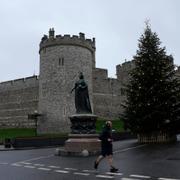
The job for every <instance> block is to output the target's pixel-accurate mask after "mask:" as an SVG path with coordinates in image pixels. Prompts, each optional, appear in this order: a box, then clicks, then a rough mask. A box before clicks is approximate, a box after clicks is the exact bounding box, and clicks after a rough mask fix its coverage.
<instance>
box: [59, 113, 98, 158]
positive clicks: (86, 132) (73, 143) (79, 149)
mask: <svg viewBox="0 0 180 180" xmlns="http://www.w3.org/2000/svg"><path fill="white" fill-rule="evenodd" d="M69 118H70V121H71V134H69V139H68V140H67V141H66V142H65V146H64V148H62V149H59V150H57V152H56V154H57V155H74V156H88V155H96V154H98V153H99V152H100V149H101V141H100V140H99V138H98V136H99V135H98V134H95V132H96V129H95V128H96V126H95V123H96V119H97V116H95V115H93V114H75V115H72V116H70V117H69Z"/></svg>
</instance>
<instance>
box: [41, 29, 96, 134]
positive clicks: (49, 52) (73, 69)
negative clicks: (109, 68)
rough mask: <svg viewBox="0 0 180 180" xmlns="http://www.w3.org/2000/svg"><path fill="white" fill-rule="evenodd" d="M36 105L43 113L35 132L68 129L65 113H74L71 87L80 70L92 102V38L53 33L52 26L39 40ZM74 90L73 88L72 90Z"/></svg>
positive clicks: (66, 130) (93, 54)
mask: <svg viewBox="0 0 180 180" xmlns="http://www.w3.org/2000/svg"><path fill="white" fill-rule="evenodd" d="M39 53H40V76H39V106H38V108H39V109H38V110H39V113H40V114H42V116H41V117H40V118H39V120H38V133H39V134H45V133H59V132H69V130H70V122H69V119H68V117H69V116H70V115H72V114H74V113H75V103H74V94H71V93H70V92H71V89H72V88H73V87H74V84H75V82H76V81H77V80H78V73H79V72H83V74H84V77H85V81H86V82H87V84H88V88H89V96H90V101H91V106H92V108H93V102H92V99H93V98H92V69H93V68H94V67H95V38H93V40H91V39H86V38H85V35H84V34H83V33H79V36H72V37H71V36H70V35H64V36H61V35H56V36H55V32H54V29H53V28H52V29H50V30H49V36H47V35H44V37H43V38H42V40H41V42H40V50H39ZM73 93H74V92H73Z"/></svg>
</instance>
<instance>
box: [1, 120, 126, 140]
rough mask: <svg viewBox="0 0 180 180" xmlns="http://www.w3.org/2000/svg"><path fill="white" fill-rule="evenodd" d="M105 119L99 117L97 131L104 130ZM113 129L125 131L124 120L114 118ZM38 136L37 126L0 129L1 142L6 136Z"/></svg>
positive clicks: (63, 134)
mask: <svg viewBox="0 0 180 180" xmlns="http://www.w3.org/2000/svg"><path fill="white" fill-rule="evenodd" d="M105 122H106V121H105V120H102V119H98V120H97V122H96V132H97V133H100V132H101V131H102V127H103V125H104V124H105ZM112 124H113V129H114V130H116V132H123V131H124V128H123V122H122V121H121V120H119V119H117V120H113V121H112ZM33 136H36V129H35V128H12V129H0V143H2V142H3V141H4V139H5V138H15V137H33ZM42 136H44V137H67V136H68V133H60V134H46V135H41V137H42Z"/></svg>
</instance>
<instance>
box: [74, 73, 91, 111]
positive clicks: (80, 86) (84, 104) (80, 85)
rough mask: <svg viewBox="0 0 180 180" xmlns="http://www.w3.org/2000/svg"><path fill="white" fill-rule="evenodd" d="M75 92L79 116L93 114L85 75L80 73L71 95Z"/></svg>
mask: <svg viewBox="0 0 180 180" xmlns="http://www.w3.org/2000/svg"><path fill="white" fill-rule="evenodd" d="M74 90H75V107H76V113H77V114H84V113H92V110H91V104H90V101H89V93H88V85H87V84H86V82H85V81H84V76H83V73H82V72H80V73H79V80H78V81H77V82H76V83H75V86H74V88H73V89H72V90H71V93H72V92H73V91H74Z"/></svg>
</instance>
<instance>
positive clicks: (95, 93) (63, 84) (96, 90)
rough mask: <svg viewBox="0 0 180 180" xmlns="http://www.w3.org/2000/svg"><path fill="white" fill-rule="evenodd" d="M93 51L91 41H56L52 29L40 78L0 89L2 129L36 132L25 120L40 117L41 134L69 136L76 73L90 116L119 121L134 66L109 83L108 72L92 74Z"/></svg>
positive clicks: (42, 51)
mask: <svg viewBox="0 0 180 180" xmlns="http://www.w3.org/2000/svg"><path fill="white" fill-rule="evenodd" d="M95 51H96V47H95V38H93V39H86V38H85V35H84V34H83V33H79V36H75V35H73V36H70V35H64V36H61V35H55V32H54V29H53V28H52V29H50V30H49V35H48V36H47V35H44V36H43V38H42V39H41V42H40V49H39V54H40V73H39V76H32V77H27V78H22V79H16V80H12V81H6V82H2V83H0V128H17V127H18V128H19V127H20V128H22V127H27V128H32V127H35V122H34V120H32V119H28V114H33V113H34V112H38V113H40V114H41V115H42V116H40V117H39V118H38V133H39V134H43V133H58V132H69V130H70V121H69V119H68V116H70V115H72V114H74V113H75V106H74V95H73V94H71V93H70V91H71V89H72V88H73V86H74V83H75V81H76V80H77V79H78V72H83V74H84V77H85V80H86V82H87V84H88V88H89V96H90V101H91V106H92V109H93V113H94V114H96V115H97V116H99V117H102V118H105V119H115V118H118V117H119V115H120V113H121V112H122V107H121V103H122V102H123V100H124V98H125V95H124V92H123V88H122V87H123V84H124V83H126V82H127V81H128V72H129V70H130V69H132V68H133V67H134V63H133V62H132V61H129V62H125V63H123V64H122V65H117V66H116V75H117V78H109V77H108V72H107V70H106V69H101V68H96V65H95V64H96V60H95ZM177 76H179V77H180V68H178V69H177Z"/></svg>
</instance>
